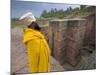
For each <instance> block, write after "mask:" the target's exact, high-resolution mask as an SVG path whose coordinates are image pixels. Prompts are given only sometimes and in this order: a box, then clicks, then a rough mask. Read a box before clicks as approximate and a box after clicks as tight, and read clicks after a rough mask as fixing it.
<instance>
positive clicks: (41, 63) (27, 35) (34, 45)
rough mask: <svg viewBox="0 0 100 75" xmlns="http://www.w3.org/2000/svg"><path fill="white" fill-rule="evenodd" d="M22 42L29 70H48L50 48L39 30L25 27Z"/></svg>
mask: <svg viewBox="0 0 100 75" xmlns="http://www.w3.org/2000/svg"><path fill="white" fill-rule="evenodd" d="M23 42H24V43H25V44H26V46H27V50H28V57H29V67H30V72H48V71H50V48H49V46H48V44H47V42H46V40H45V37H44V36H43V35H42V34H41V32H39V31H37V30H33V29H30V28H27V29H25V32H24V38H23Z"/></svg>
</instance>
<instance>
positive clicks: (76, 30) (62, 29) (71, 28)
mask: <svg viewBox="0 0 100 75" xmlns="http://www.w3.org/2000/svg"><path fill="white" fill-rule="evenodd" d="M85 25H86V20H85V19H67V20H66V19H64V20H53V21H51V22H50V25H49V26H50V33H49V40H50V42H49V44H50V47H51V50H52V56H54V58H55V59H57V60H58V61H59V62H60V63H61V64H63V63H64V62H66V61H67V62H69V63H70V64H71V65H73V66H75V65H76V64H77V63H78V61H79V59H80V50H79V49H80V48H81V46H82V41H83V38H84V31H85Z"/></svg>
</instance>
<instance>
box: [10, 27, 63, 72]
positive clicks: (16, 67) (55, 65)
mask: <svg viewBox="0 0 100 75" xmlns="http://www.w3.org/2000/svg"><path fill="white" fill-rule="evenodd" d="M22 35H23V29H22V28H13V29H12V30H11V73H13V72H15V73H30V71H29V63H28V56H27V50H26V48H25V46H24V44H23V43H22ZM51 65H52V67H51V71H63V70H64V68H63V67H62V66H61V65H60V64H59V62H58V61H56V60H55V59H54V58H53V57H52V56H51Z"/></svg>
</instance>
